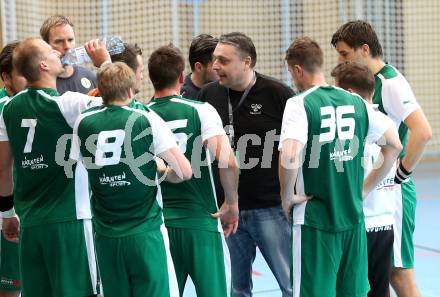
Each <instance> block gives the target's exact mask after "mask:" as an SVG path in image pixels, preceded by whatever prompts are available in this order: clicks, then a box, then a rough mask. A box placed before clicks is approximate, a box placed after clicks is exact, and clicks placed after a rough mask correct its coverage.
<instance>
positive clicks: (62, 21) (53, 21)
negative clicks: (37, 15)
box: [40, 15, 73, 43]
mask: <svg viewBox="0 0 440 297" xmlns="http://www.w3.org/2000/svg"><path fill="white" fill-rule="evenodd" d="M65 25H70V26H71V27H72V28H73V23H72V21H71V20H70V19H69V18H68V17H66V16H64V15H53V16H50V17H48V18H47V19H46V20H45V21H44V22H43V24H42V25H41V28H40V36H41V38H43V40H44V41H46V42H47V43H49V35H50V30H52V28H55V27H58V26H65Z"/></svg>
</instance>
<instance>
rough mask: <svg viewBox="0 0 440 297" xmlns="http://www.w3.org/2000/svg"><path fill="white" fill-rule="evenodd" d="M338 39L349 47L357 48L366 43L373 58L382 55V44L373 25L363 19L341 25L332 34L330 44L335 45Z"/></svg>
mask: <svg viewBox="0 0 440 297" xmlns="http://www.w3.org/2000/svg"><path fill="white" fill-rule="evenodd" d="M339 41H343V42H345V43H346V44H347V45H348V46H349V47H351V48H354V49H358V48H360V47H361V46H362V45H364V44H367V45H368V47H369V48H370V52H371V56H372V57H373V58H376V57H381V56H382V46H381V45H380V42H379V39H378V38H377V35H376V32H375V31H374V29H373V27H372V26H371V25H370V24H369V23H367V22H365V21H351V22H348V23H346V24H344V25H342V26H341V27H339V29H338V30H337V31H336V32H335V33H334V34H333V36H332V42H331V43H332V45H333V46H334V47H336V43H338V42H339Z"/></svg>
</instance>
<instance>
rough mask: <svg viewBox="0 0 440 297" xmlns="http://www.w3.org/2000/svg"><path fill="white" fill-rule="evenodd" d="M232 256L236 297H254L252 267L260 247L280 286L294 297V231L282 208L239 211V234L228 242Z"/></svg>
mask: <svg viewBox="0 0 440 297" xmlns="http://www.w3.org/2000/svg"><path fill="white" fill-rule="evenodd" d="M226 241H227V243H228V247H229V252H230V254H231V266H232V284H233V288H234V297H251V296H252V263H253V262H254V260H255V253H256V247H258V248H259V249H260V251H261V254H262V255H263V257H264V259H265V260H266V262H267V264H268V266H269V268H270V270H271V271H272V273H273V275H274V276H275V278H276V280H277V282H278V285H279V286H280V289H281V292H282V293H283V295H282V296H283V297H291V296H292V286H291V282H290V263H289V261H290V256H289V255H290V253H289V250H290V241H291V229H290V227H289V223H288V221H287V219H286V218H285V216H284V214H283V211H282V209H281V206H279V207H272V208H262V209H251V210H240V221H239V225H238V229H237V233H235V234H233V235H231V236H229V238H227V239H226Z"/></svg>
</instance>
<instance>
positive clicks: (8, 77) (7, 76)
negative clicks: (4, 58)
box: [1, 72, 11, 82]
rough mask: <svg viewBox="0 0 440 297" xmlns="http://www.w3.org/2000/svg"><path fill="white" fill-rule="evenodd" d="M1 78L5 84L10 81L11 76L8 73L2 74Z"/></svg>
mask: <svg viewBox="0 0 440 297" xmlns="http://www.w3.org/2000/svg"><path fill="white" fill-rule="evenodd" d="M1 78H2V81H3V82H6V81H7V80H9V79H10V78H11V77H10V76H9V74H7V73H6V72H2V73H1Z"/></svg>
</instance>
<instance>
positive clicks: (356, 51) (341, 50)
mask: <svg viewBox="0 0 440 297" xmlns="http://www.w3.org/2000/svg"><path fill="white" fill-rule="evenodd" d="M335 48H336V51H337V52H338V63H339V64H341V63H344V62H347V61H350V62H360V63H363V62H364V55H363V51H362V47H360V48H353V47H350V46H349V45H348V44H346V43H345V42H344V41H338V42H337V43H336V46H335Z"/></svg>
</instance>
